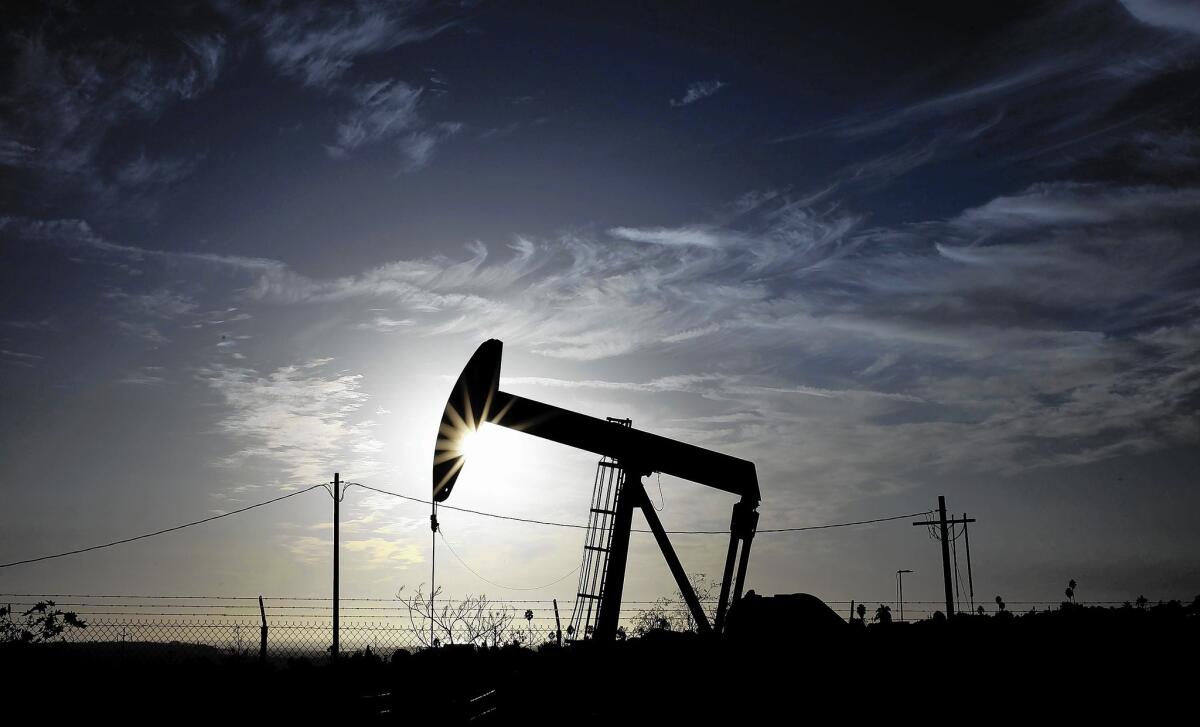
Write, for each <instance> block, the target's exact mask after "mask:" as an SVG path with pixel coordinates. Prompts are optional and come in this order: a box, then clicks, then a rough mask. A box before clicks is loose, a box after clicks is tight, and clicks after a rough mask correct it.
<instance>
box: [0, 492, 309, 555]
mask: <svg viewBox="0 0 1200 727" xmlns="http://www.w3.org/2000/svg"><path fill="white" fill-rule="evenodd" d="M324 486H325V485H323V484H321V485H313V486H312V487H306V488H305V489H303V490H296V491H295V492H289V493H288V494H286V495H281V496H279V497H275V498H272V499H270V500H264V501H263V502H256V503H255V504H253V505H248V506H246V507H242V508H238V509H237V510H230V511H229V512H223V513H220V514H218V515H213V516H212V517H206V518H204V519H203V520H193V521H192V522H190V523H184V524H182V525H175V526H173V527H169V528H163V529H162V530H155V531H154V532H152V533H143V534H141V535H135V536H133V537H131V538H122V539H120V540H114V541H112V542H109V543H101V544H100V545H92V546H88V547H86V548H76V549H75V550H68V551H66V552H63V553H54V554H53V555H42V556H39V557H37V558H26V559H25V560H15V561H13V562H11V563H0V568H11V567H13V566H15V565H25V564H26V563H38V562H40V561H43V560H52V559H54V558H65V557H67V556H68V555H79V554H80V553H87V552H90V551H93V550H100V549H102V548H111V547H113V546H114V545H123V544H125V543H132V542H134V541H135V540H145V539H146V538H153V537H155V536H156V535H164V534H166V533H173V532H175V531H176V530H183V529H184V528H190V527H192V526H193V525H203V524H204V523H210V522H212V521H213V520H220V519H221V518H225V517H230V516H231V515H238V514H240V513H243V512H246V511H247V510H253V509H255V508H258V507H265V506H267V505H272V504H274V503H276V502H279V501H280V500H286V499H288V498H289V497H295V496H296V495H302V494H304V493H306V492H311V491H313V490H315V489H317V488H320V487H324Z"/></svg>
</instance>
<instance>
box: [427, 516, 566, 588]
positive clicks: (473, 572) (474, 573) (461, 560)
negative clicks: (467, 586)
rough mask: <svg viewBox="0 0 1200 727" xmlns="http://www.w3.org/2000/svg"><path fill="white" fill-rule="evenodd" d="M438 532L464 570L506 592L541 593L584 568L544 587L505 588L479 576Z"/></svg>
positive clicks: (442, 534) (444, 535)
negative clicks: (542, 590)
mask: <svg viewBox="0 0 1200 727" xmlns="http://www.w3.org/2000/svg"><path fill="white" fill-rule="evenodd" d="M438 532H439V534H440V535H441V536H442V542H443V543H445V544H446V547H447V548H448V549H449V550H450V554H451V555H453V556H454V559H455V560H457V561H458V562H459V563H461V564H462V567H463V568H466V569H467V570H469V571H471V575H473V576H475V577H476V578H478V579H479V580H481V581H483V582H484V583H487V584H488V585H492V586H495V587H496V588H503V589H504V590H506V591H540V590H541V589H543V588H549V587H550V586H553V585H556V584H558V583H561V582H563V581H565V580H566V579H568V578H570V577H571V576H573V575H575V573H576V572H577V571H578V570H579V569H580V568H581V567H582V566H578V565H577V566H575V567H574V568H572V569H571V572H570V573H567V574H566V575H564V576H562V577H561V578H558V579H556V580H553V581H551V582H549V583H547V584H545V585H542V586H532V587H528V588H519V587H517V586H505V585H502V584H500V583H496V582H495V581H491V580H488V579H487V578H484V577H483V576H481V575H479V573H477V572H476V571H475V569H474V568H472V567H471V566H469V565H467V562H466V561H465V560H463V559H462V557H461V556H459V554H458V553H457V552H455V550H454V548H453V547H452V546H451V545H450V541H448V540H446V534H445V533H443V532H441V531H440V530H439V531H438Z"/></svg>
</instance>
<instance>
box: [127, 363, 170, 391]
mask: <svg viewBox="0 0 1200 727" xmlns="http://www.w3.org/2000/svg"><path fill="white" fill-rule="evenodd" d="M163 372H164V369H163V367H162V366H142V367H140V368H138V369H137V370H136V371H132V372H130V373H128V374H126V375H125V376H124V377H122V378H120V379H118V380H117V383H118V384H126V385H128V386H162V385H163V384H165V383H166V382H167V380H166V378H165V377H164V376H163V375H162V374H163Z"/></svg>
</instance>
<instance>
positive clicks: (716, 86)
mask: <svg viewBox="0 0 1200 727" xmlns="http://www.w3.org/2000/svg"><path fill="white" fill-rule="evenodd" d="M727 85H729V84H727V83H723V82H722V81H719V80H715V79H714V80H712V81H696V82H695V83H689V84H688V87H687V92H686V93H684V94H683V97H682V98H678V99H671V105H672V106H687V105H689V104H694V103H696V102H697V101H700V100H702V99H706V98H708V97H709V96H712V95H714V94H715V93H717V92H718V91H720V90H721V89H722V88H725V87H726V86H727Z"/></svg>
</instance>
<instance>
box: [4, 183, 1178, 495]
mask: <svg viewBox="0 0 1200 727" xmlns="http://www.w3.org/2000/svg"><path fill="white" fill-rule="evenodd" d="M1197 195H1200V192H1198V191H1197V190H1196V189H1195V188H1191V187H1162V186H1155V185H1125V186H1122V185H1116V184H1101V183H1094V182H1089V183H1082V182H1055V183H1045V184H1035V185H1031V186H1030V187H1027V188H1026V189H1024V190H1021V191H1018V192H1015V193H1011V194H1006V195H1002V196H998V197H995V198H993V199H991V200H989V201H987V202H984V203H982V204H979V205H976V206H974V207H971V208H969V209H966V210H963V211H962V212H960V213H957V214H954V215H951V216H949V217H946V218H944V219H933V220H926V221H922V222H915V223H908V224H898V225H893V226H889V227H876V228H870V227H865V226H864V225H863V222H862V219H861V218H860V217H858V216H856V215H855V214H853V213H852V212H851V211H850V210H848V209H842V208H837V207H835V208H832V209H829V208H828V207H824V208H821V209H814V208H813V207H811V206H806V205H804V204H802V203H801V202H804V201H806V200H792V199H789V197H788V196H787V195H786V194H780V195H775V196H772V197H770V198H769V199H767V198H764V199H763V200H761V201H760V202H758V203H757V204H756V205H755V206H754V208H753V214H752V215H750V216H740V217H738V218H736V222H737V225H738V226H737V227H723V226H719V225H715V224H713V223H702V224H701V223H697V224H692V225H682V226H679V227H677V228H653V227H649V228H633V227H629V228H614V229H613V230H612V231H610V232H609V233H608V234H606V235H598V236H597V235H592V234H587V233H580V232H571V233H564V234H562V235H558V236H552V237H547V238H540V239H532V238H525V237H521V238H517V239H515V240H514V241H513V242H512V243H511V244H510V245H509V246H508V249H503V248H501V249H500V250H494V249H493V248H489V247H488V246H486V245H484V244H482V243H472V244H470V245H468V246H467V247H466V249H465V251H464V252H463V253H461V254H459V255H456V256H450V257H447V256H433V257H427V258H415V259H406V260H396V261H393V262H389V263H386V264H383V265H379V266H376V267H373V268H371V269H368V270H363V271H361V272H359V273H357V274H352V275H345V276H340V277H331V278H311V277H308V276H305V275H302V274H299V273H297V272H296V271H294V270H292V269H291V268H290V267H289V266H287V265H286V264H285V263H283V262H281V261H272V260H265V259H255V258H239V257H220V256H211V255H204V254H197V253H190V252H172V253H166V252H155V251H149V250H145V249H142V248H136V247H131V246H125V245H120V244H116V243H112V242H110V241H107V240H104V239H102V238H100V237H99V236H97V235H95V234H94V232H92V231H91V230H90V228H88V227H87V226H86V225H82V224H81V223H71V222H70V221H63V222H57V223H56V222H49V221H31V220H18V219H13V218H6V219H3V220H0V230H7V231H8V232H9V233H10V234H12V233H18V234H19V235H21V236H23V237H26V238H27V239H29V240H30V241H31V242H36V243H40V244H57V245H63V246H68V247H70V248H71V249H72V250H76V251H79V250H87V251H90V254H92V255H95V256H98V257H103V256H109V257H111V256H117V257H120V258H123V259H127V260H135V261H140V264H141V265H144V266H145V265H149V264H150V263H151V262H157V263H158V264H161V265H163V266H165V267H167V268H168V269H169V268H171V267H175V266H205V267H214V268H217V269H220V270H223V271H225V273H226V276H227V279H228V280H229V287H230V295H232V296H233V297H234V298H235V299H236V300H235V301H233V302H236V307H238V308H239V309H252V308H253V307H255V306H269V307H273V308H285V309H290V308H292V307H297V306H299V307H304V308H305V310H304V314H303V315H304V318H305V319H306V320H309V319H311V318H312V317H316V318H318V319H320V318H321V317H322V316H330V317H331V319H333V320H340V321H345V320H347V318H348V317H349V320H351V321H356V323H355V324H354V325H356V326H357V327H358V329H359V330H362V331H368V332H371V331H374V332H379V333H386V334H389V335H400V336H408V337H413V338H414V339H419V338H428V339H433V338H441V337H447V336H453V337H457V338H460V339H465V340H483V339H485V338H489V337H497V338H500V339H502V340H504V341H505V342H506V344H507V345H508V346H510V347H513V348H517V349H520V350H524V351H527V352H531V353H534V354H537V355H539V356H542V357H545V358H549V359H561V360H566V361H571V362H575V364H573V365H578V366H580V367H581V370H585V371H586V370H592V369H589V368H587V367H590V366H593V365H595V364H596V362H600V361H602V360H605V359H614V358H620V359H623V360H627V361H630V362H634V361H636V362H638V364H637V365H638V366H639V367H640V366H645V367H646V368H645V369H644V370H657V371H658V372H659V373H658V375H652V376H649V377H648V378H646V379H644V380H634V381H630V380H619V379H607V378H605V377H603V376H594V375H593V376H588V375H582V376H579V377H577V378H576V379H574V380H571V379H565V378H562V377H548V376H536V375H531V374H532V373H536V371H534V372H530V371H529V370H528V369H527V371H526V374H525V375H520V376H514V378H512V379H511V380H509V383H511V384H518V385H527V386H541V387H556V388H563V389H566V388H570V389H572V390H574V391H578V392H587V391H588V390H592V391H607V392H613V393H614V394H621V393H629V394H631V395H637V399H636V400H641V397H653V396H673V397H683V398H682V399H678V400H679V401H687V402H692V403H691V404H689V406H692V407H694V408H695V409H696V411H695V413H696V417H695V420H694V421H691V420H688V421H690V422H691V423H688V421H684V422H680V423H677V424H675V429H676V431H677V433H678V435H679V436H683V437H685V438H686V439H688V440H689V441H697V442H700V443H708V444H709V445H711V446H715V447H718V448H721V449H725V450H732V451H738V452H740V453H742V455H743V456H750V457H753V456H756V455H760V456H761V458H762V460H763V461H764V462H768V461H769V462H778V463H780V464H778V465H772V466H775V467H779V468H780V469H779V471H778V472H775V473H774V475H773V476H778V477H795V476H798V473H799V472H800V470H803V471H804V473H805V477H806V481H811V482H813V483H814V485H813V486H814V488H816V489H814V490H813V493H814V494H813V497H814V498H816V497H817V496H818V495H820V494H821V493H822V492H824V493H825V494H829V496H830V497H834V498H837V497H847V496H849V495H852V494H853V493H854V492H855V491H856V490H855V488H859V487H867V486H868V484H869V485H870V487H873V488H874V487H885V488H902V487H903V486H904V485H903V482H902V481H901V480H902V479H903V477H905V476H906V475H905V474H904V473H909V474H913V475H914V476H915V473H918V472H926V473H928V472H936V471H944V472H949V471H975V470H988V471H992V472H1001V473H1013V472H1018V471H1022V470H1024V469H1028V468H1031V467H1047V466H1055V465H1064V464H1079V463H1084V462H1090V461H1097V460H1099V459H1103V458H1106V457H1112V456H1116V455H1118V454H1122V453H1130V452H1143V451H1148V450H1150V449H1153V448H1156V447H1165V446H1170V445H1172V444H1178V443H1181V442H1186V441H1191V440H1192V439H1194V438H1195V437H1196V433H1197V432H1200V423H1198V422H1197V416H1196V414H1195V412H1196V411H1197V410H1200V408H1198V407H1197V406H1196V404H1197V398H1198V397H1197V391H1198V386H1197V384H1198V383H1200V380H1198V379H1197V376H1198V372H1197V368H1196V364H1195V363H1194V361H1195V360H1196V359H1195V356H1196V355H1197V354H1198V353H1200V330H1198V329H1197V327H1196V325H1195V323H1194V321H1195V319H1196V318H1197V312H1198V310H1200V302H1198V301H1197V299H1196V296H1195V292H1194V291H1195V289H1196V285H1197V281H1198V279H1200V251H1197V250H1196V249H1195V246H1194V245H1192V244H1191V230H1193V229H1194V222H1195V216H1196V209H1198V208H1200V205H1198V204H1197V202H1198V201H1200V197H1198V196H1197ZM613 238H616V239H617V240H629V241H637V242H641V243H644V244H615V243H614V240H613ZM154 293H155V290H154V289H151V290H150V291H148V292H145V293H142V294H141V295H143V296H150V297H153V295H154ZM138 300H141V299H140V298H139V299H138ZM148 300H149V298H148V299H147V301H148ZM158 305H161V306H162V307H165V308H166V309H170V308H171V307H172V304H171V299H170V298H167V297H164V298H162V303H161V304H158ZM145 307H146V309H147V310H150V309H154V308H155V307H156V305H153V304H150V303H149V302H147V303H146V306H145ZM175 307H176V308H179V304H178V302H176V305H175ZM183 307H186V303H185V304H184V305H183ZM364 308H366V309H368V310H371V314H372V315H370V316H369V317H367V318H366V319H365V320H363V319H362V317H361V313H360V312H361V311H362V310H363V309H364ZM372 309H378V310H372ZM347 311H350V312H347ZM194 315H198V313H195V314H194ZM351 316H352V317H351ZM148 320H149V321H150V322H151V323H153V322H154V320H156V319H154V318H148ZM534 360H535V361H536V359H534ZM328 365H329V362H325V363H323V364H314V365H312V366H292V367H283V368H278V367H274V368H256V367H251V366H243V367H215V366H210V367H208V369H207V371H206V374H205V378H206V380H207V381H209V383H210V386H212V388H213V389H214V390H215V391H218V392H220V393H221V395H222V397H223V400H224V401H225V403H226V405H227V406H228V407H229V408H230V412H231V413H230V415H229V417H227V418H226V419H225V420H224V423H223V424H222V426H223V428H224V429H225V430H226V431H228V432H229V433H230V434H231V435H233V436H236V437H237V438H238V440H239V441H247V442H253V443H254V444H253V445H252V446H250V447H248V448H246V449H245V450H244V451H242V452H241V454H240V455H239V456H240V457H242V458H253V457H262V458H265V459H267V460H270V461H272V462H275V463H277V464H278V465H281V466H288V467H296V469H295V471H294V474H295V475H297V476H299V475H301V474H303V475H306V476H309V477H324V476H325V475H324V473H326V471H327V470H329V469H330V467H331V466H332V465H331V462H332V461H333V460H334V459H337V458H338V452H339V451H340V450H338V447H342V448H346V447H349V446H351V443H352V442H355V441H366V442H368V443H370V442H374V441H375V440H374V439H373V438H372V437H371V436H370V434H369V430H368V429H366V428H364V427H363V426H361V425H362V421H360V420H359V417H360V416H361V415H362V414H363V413H365V412H366V410H363V409H362V407H363V406H365V405H366V394H365V391H364V390H363V389H362V388H361V387H362V382H361V380H360V379H358V378H357V377H354V376H352V375H350V374H336V375H335V374H329V373H322V371H324V369H322V368H321V367H322V366H328ZM511 373H512V374H520V372H511ZM747 411H752V412H756V413H758V414H760V415H761V416H760V417H745V416H735V415H736V414H737V413H738V412H747ZM947 441H955V442H958V443H960V444H959V445H956V446H955V447H952V448H951V447H945V446H944V443H945V442H947ZM339 442H340V444H337V443H339ZM781 442H789V443H798V444H795V445H794V449H795V451H789V452H788V453H787V456H786V457H784V456H781V453H780V451H779V450H778V446H779V445H778V443H781ZM331 443H332V444H331ZM864 443H869V444H870V446H864ZM845 452H855V456H854V457H853V458H849V460H850V461H848V460H847V458H845V457H844V453H845ZM837 453H841V454H837ZM354 456H355V457H357V458H359V459H361V460H363V462H362V463H361V464H359V465H356V466H362V467H368V466H370V464H369V460H370V459H371V458H372V455H370V453H363V452H359V453H357V454H355V455H354ZM344 461H345V460H344V459H342V460H340V462H344ZM881 483H882V484H881ZM821 488H825V489H821ZM864 491H865V490H864ZM872 492H876V490H872ZM830 493H832V494H830Z"/></svg>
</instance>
